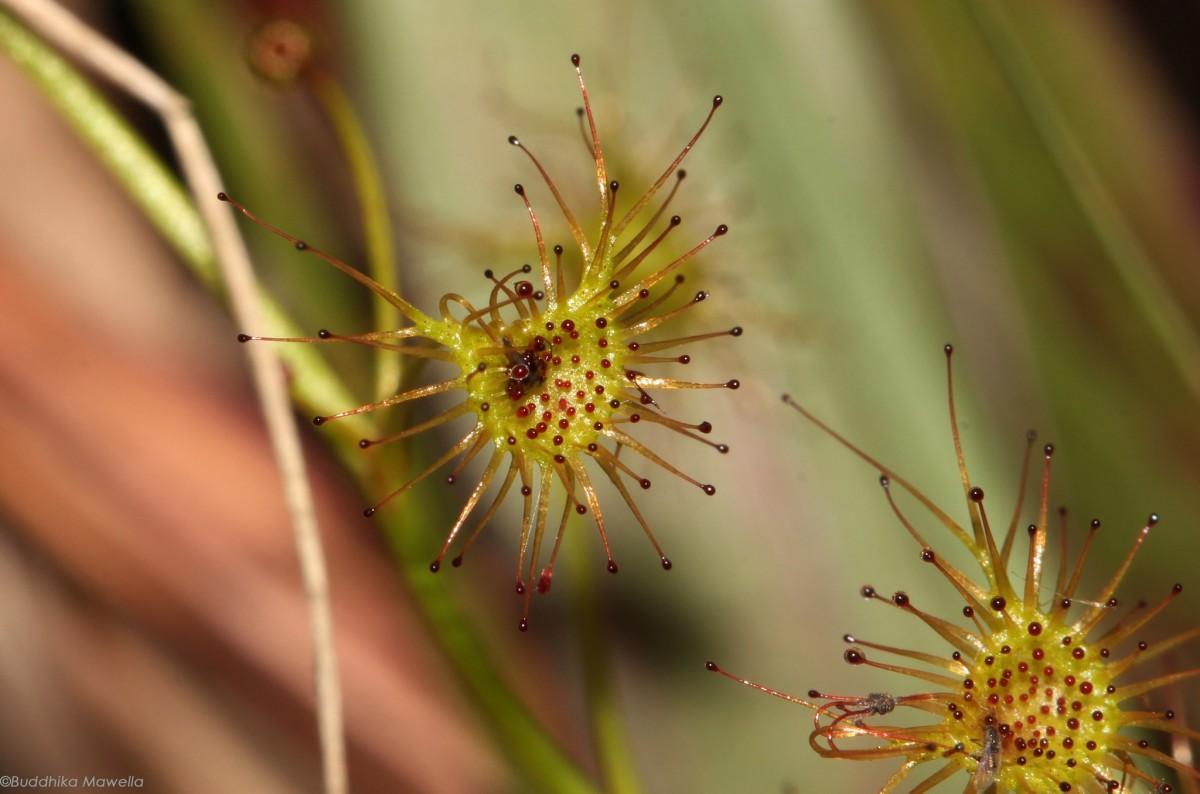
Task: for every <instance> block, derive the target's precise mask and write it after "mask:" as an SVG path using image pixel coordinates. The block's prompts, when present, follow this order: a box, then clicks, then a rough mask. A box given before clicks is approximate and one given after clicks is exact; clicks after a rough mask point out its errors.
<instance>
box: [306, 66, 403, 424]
mask: <svg viewBox="0 0 1200 794" xmlns="http://www.w3.org/2000/svg"><path fill="white" fill-rule="evenodd" d="M307 82H308V85H309V86H310V87H311V88H312V91H313V93H314V94H315V95H316V97H317V100H318V101H319V102H320V103H321V107H323V108H324V110H325V114H326V115H327V116H328V117H329V120H330V122H331V123H332V125H333V130H334V133H335V134H336V135H337V139H338V143H339V145H340V146H341V148H342V152H343V154H345V156H346V164H347V166H348V167H349V169H350V175H351V177H352V178H353V180H354V189H355V192H356V193H357V194H358V201H359V209H360V211H361V214H362V224H363V234H364V235H365V237H366V245H367V266H368V273H369V275H370V276H371V278H373V279H375V281H376V282H378V283H379V284H380V285H381V286H383V287H384V288H385V289H388V290H390V291H392V292H398V291H399V289H400V276H399V270H398V269H397V268H396V253H395V248H394V247H393V245H392V227H391V214H390V212H389V211H388V203H387V191H386V190H385V189H384V187H383V182H382V180H381V179H380V178H379V174H380V173H381V172H380V169H379V163H378V159H377V158H376V157H375V154H374V152H373V151H372V149H371V143H370V141H369V139H368V138H367V133H366V130H365V129H363V125H362V122H361V121H360V120H359V118H358V113H357V112H355V110H354V104H353V103H352V102H351V101H350V99H349V97H347V96H346V92H345V91H343V90H342V87H341V86H340V85H339V84H338V83H337V81H336V80H334V79H333V76H332V75H330V74H329V73H328V72H326V71H325V70H324V69H320V68H314V69H312V70H310V71H309V73H308V77H307ZM372 305H373V306H374V325H373V327H374V328H378V329H383V328H398V327H400V312H399V311H397V309H396V307H394V306H392V305H391V304H390V303H388V302H387V301H385V300H384V299H383V298H380V297H379V296H377V295H376V296H373V298H372ZM400 369H401V367H400V357H399V356H397V355H395V354H394V353H392V352H391V351H388V350H384V349H382V348H381V349H378V350H376V351H375V399H379V400H382V399H384V398H385V397H388V396H390V395H392V394H394V393H395V390H396V386H397V384H398V383H399V381H400Z"/></svg>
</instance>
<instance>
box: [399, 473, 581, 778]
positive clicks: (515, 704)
mask: <svg viewBox="0 0 1200 794" xmlns="http://www.w3.org/2000/svg"><path fill="white" fill-rule="evenodd" d="M378 479H379V481H380V482H381V483H386V482H388V481H389V480H388V478H386V477H385V476H383V474H382V472H380V474H379V477H378ZM381 487H385V486H381ZM389 512H390V513H391V515H389V516H388V517H387V518H383V520H385V521H386V536H387V539H388V542H389V545H390V547H391V550H392V553H393V555H394V556H395V557H396V559H397V560H398V561H399V568H400V570H401V572H402V574H403V576H404V579H405V581H406V582H407V584H408V587H409V591H410V592H411V593H412V594H413V597H414V599H415V600H416V602H417V604H418V606H419V607H420V609H421V612H422V614H423V616H424V618H425V620H426V622H427V623H428V625H429V628H430V633H431V634H432V635H433V637H434V638H435V639H436V641H437V642H438V643H439V644H440V645H441V647H442V651H443V652H444V653H445V655H446V657H447V658H448V659H449V660H450V662H451V664H452V666H453V668H454V670H455V672H456V673H457V674H458V675H459V678H460V679H461V680H462V682H463V684H464V685H465V687H466V689H467V691H468V692H469V693H470V695H471V696H472V697H473V699H474V701H475V703H476V706H477V707H478V709H479V712H480V713H481V714H482V715H483V717H484V718H485V720H486V721H487V724H488V727H489V728H490V729H491V731H492V733H493V735H494V736H495V737H496V740H497V746H498V747H499V748H500V749H501V750H502V751H503V752H504V753H505V754H507V756H508V759H509V762H510V764H511V765H512V767H513V769H514V770H515V771H516V772H517V774H518V775H519V776H520V777H521V778H523V781H522V782H523V783H524V784H526V785H527V786H528V787H529V788H528V790H531V791H547V792H551V791H552V792H558V793H560V794H595V793H596V791H597V788H596V786H595V784H594V783H593V782H592V781H591V780H590V779H589V778H588V777H587V776H586V775H585V774H584V773H583V771H582V770H581V769H580V768H579V766H578V765H577V764H576V763H575V762H574V761H572V760H571V759H570V758H568V757H567V756H566V754H565V753H564V752H563V750H562V748H561V747H560V746H559V745H558V743H557V742H556V741H555V740H554V738H553V737H551V736H549V735H548V734H547V733H546V732H545V730H544V729H543V728H542V727H541V726H540V725H539V724H538V723H537V722H536V721H535V720H534V718H533V715H532V714H530V713H529V711H528V709H526V708H525V705H524V704H523V703H522V702H521V701H520V700H519V699H518V698H517V697H516V695H515V694H514V693H513V691H512V689H511V688H509V686H508V684H507V683H506V682H505V681H504V680H503V679H502V678H501V677H500V675H499V673H498V672H497V670H496V668H495V667H494V666H493V665H492V664H491V662H490V661H489V660H490V659H491V654H490V653H489V652H488V648H487V647H485V646H484V645H483V643H482V642H481V641H480V638H479V636H478V634H477V632H476V631H475V630H474V628H473V627H472V626H471V625H470V624H469V623H468V622H467V621H466V620H465V618H464V615H463V613H462V611H461V610H460V609H459V608H458V606H457V605H456V604H455V603H454V600H453V598H452V596H451V594H450V593H449V591H448V587H449V584H448V580H447V576H448V574H447V573H445V572H444V573H440V574H433V573H431V572H430V570H429V559H430V558H429V549H428V539H427V535H426V534H425V533H423V532H421V531H419V530H420V529H421V528H423V524H424V522H423V521H421V520H420V516H419V515H415V514H414V512H413V509H412V503H411V502H402V503H400V504H397V505H395V506H394V507H393V508H392V510H391V511H389ZM381 518H382V517H379V516H377V517H376V520H380V519H381ZM513 631H514V632H515V631H516V629H515V627H514V628H513Z"/></svg>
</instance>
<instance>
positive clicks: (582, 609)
mask: <svg viewBox="0 0 1200 794" xmlns="http://www.w3.org/2000/svg"><path fill="white" fill-rule="evenodd" d="M575 540H576V541H577V542H575V543H568V544H567V548H566V549H564V554H565V555H566V557H567V560H568V564H569V565H570V568H571V585H572V588H573V592H574V596H575V601H574V611H575V626H576V631H577V633H578V637H579V655H580V662H581V665H582V667H583V687H584V691H585V693H586V697H587V709H588V719H589V721H590V722H591V730H592V746H593V747H594V749H595V753H596V759H597V761H598V763H599V766H600V777H601V779H602V780H603V781H604V790H605V791H608V792H612V794H638V792H640V791H641V785H640V784H639V782H638V775H637V768H636V767H635V766H634V763H633V755H632V753H631V752H630V747H629V743H628V742H627V741H626V738H625V737H626V734H625V726H624V725H623V724H622V721H621V715H620V709H619V708H618V706H617V702H616V693H615V691H614V689H613V677H612V657H611V655H610V654H609V651H608V643H607V634H608V632H607V628H606V626H605V625H604V616H603V614H602V611H601V608H600V599H599V598H598V596H597V590H598V582H597V581H596V580H597V576H596V570H595V568H594V565H595V560H594V559H593V556H592V555H591V554H590V553H589V552H590V551H591V549H589V548H587V546H586V544H584V543H582V541H583V538H576V539H575Z"/></svg>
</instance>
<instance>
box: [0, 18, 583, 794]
mask: <svg viewBox="0 0 1200 794" xmlns="http://www.w3.org/2000/svg"><path fill="white" fill-rule="evenodd" d="M0 50H2V51H4V52H5V53H7V54H8V56H9V57H10V58H11V59H12V60H13V61H14V62H15V63H16V64H17V65H18V66H19V67H20V68H21V69H22V70H24V71H25V72H26V74H27V75H28V76H29V77H30V78H31V79H32V80H33V82H34V83H35V84H37V85H38V86H39V88H40V89H41V91H42V93H43V95H44V96H45V97H46V98H47V99H48V100H49V101H50V102H51V103H52V104H53V105H54V107H55V108H56V109H57V110H58V111H59V112H60V113H61V114H62V116H63V117H64V119H65V120H66V121H67V122H68V124H70V125H71V127H72V128H73V129H74V130H75V131H76V133H77V134H78V135H79V136H80V137H81V138H82V139H83V141H84V142H85V144H86V145H87V146H88V147H89V148H91V149H92V150H93V151H94V152H95V153H96V156H97V157H98V158H99V159H100V161H101V162H102V163H104V164H105V165H106V166H107V167H108V168H109V169H110V171H111V173H112V174H113V176H114V177H115V179H116V180H117V182H118V184H120V186H121V187H122V189H123V190H125V192H126V193H127V194H128V195H129V196H130V197H131V198H132V200H133V201H134V202H135V203H136V204H137V205H138V206H139V207H140V208H141V209H142V210H143V212H145V214H146V217H147V219H148V220H149V221H150V222H151V223H152V224H153V225H154V226H155V227H156V228H157V229H158V230H159V232H160V233H161V234H162V235H163V236H164V238H165V239H166V240H167V242H168V243H169V244H170V245H171V246H172V247H173V248H174V249H175V250H176V251H177V252H178V254H179V255H180V257H181V258H182V260H183V261H184V262H185V263H186V264H187V265H188V267H189V268H190V269H191V270H192V271H193V273H194V274H195V275H196V277H197V279H199V280H200V281H201V282H202V283H203V284H204V285H205V286H206V287H208V288H209V289H211V290H212V291H214V292H215V293H216V294H217V295H218V296H219V297H221V298H222V299H223V300H224V299H226V297H227V296H226V295H225V292H224V285H223V283H222V281H221V278H220V276H219V272H218V270H217V267H216V260H215V256H214V253H213V246H212V242H211V238H210V237H209V236H208V232H207V231H206V229H205V226H204V224H203V222H202V221H201V219H200V216H199V213H198V212H197V210H196V206H195V204H194V202H193V201H192V199H191V197H190V196H189V194H188V193H187V191H186V190H184V189H183V187H182V186H181V185H180V183H179V181H178V180H177V179H176V178H175V177H174V175H172V174H171V172H170V171H169V170H168V169H167V168H166V167H165V166H164V165H163V164H162V162H161V161H160V160H159V159H158V158H157V157H156V156H155V155H154V153H153V152H152V151H151V150H150V149H149V147H147V146H146V145H145V144H144V142H143V141H142V140H141V139H140V138H139V137H138V136H137V134H136V133H135V132H134V131H133V130H132V128H130V127H129V125H127V124H126V123H125V122H124V120H123V118H122V117H121V115H120V114H119V113H117V112H116V111H115V109H114V108H113V107H112V105H111V104H110V103H108V102H107V101H106V100H105V99H104V98H103V97H102V96H101V95H100V93H99V92H97V91H96V90H95V89H94V88H93V87H92V86H91V84H90V83H89V82H88V80H86V79H85V78H84V77H83V76H82V75H81V74H80V73H79V71H78V70H77V69H76V68H75V67H73V66H72V65H71V64H69V63H68V62H67V61H66V60H65V59H63V58H62V57H60V56H59V55H58V54H57V52H55V51H54V49H52V48H51V47H49V46H48V45H47V44H46V43H45V42H43V41H42V40H41V39H40V38H39V37H38V36H36V35H34V34H33V33H31V32H30V31H28V30H27V29H26V28H24V27H23V26H22V25H20V24H18V23H17V22H16V21H15V20H13V18H12V17H11V16H10V15H9V14H8V13H7V12H4V11H0ZM212 200H213V201H214V202H215V201H216V200H217V199H216V197H215V196H213V198H212ZM297 255H303V254H297ZM260 301H261V311H262V314H263V317H264V322H265V324H266V325H267V328H266V329H247V330H252V331H256V332H257V331H260V330H261V331H262V332H265V333H270V334H272V335H279V336H301V335H302V334H301V333H299V332H298V331H297V330H296V329H297V326H296V323H295V322H294V321H292V320H291V318H290V317H288V315H287V313H286V312H285V311H283V309H281V308H280V307H279V306H278V304H276V303H275V302H274V301H273V300H272V299H271V298H270V296H268V295H265V294H260ZM230 341H231V342H232V339H231V340H230ZM316 347H317V346H315V345H299V344H296V345H278V346H276V352H277V354H278V356H279V358H280V359H282V360H283V361H284V362H285V363H286V364H287V365H288V367H289V369H290V370H291V371H292V375H293V377H292V379H291V383H290V388H291V396H292V399H293V401H294V402H295V403H296V404H297V405H298V406H300V407H301V409H302V410H304V411H307V412H310V413H329V412H330V411H331V409H340V408H344V407H345V406H346V405H353V404H354V402H355V400H354V398H353V397H352V396H351V391H350V390H349V389H348V388H347V387H346V385H345V384H344V383H342V381H341V380H340V379H339V378H338V376H337V375H336V374H335V373H334V372H333V370H332V369H331V368H330V367H329V365H328V363H327V362H326V361H325V360H324V358H323V357H322V356H321V355H319V353H318V352H317V349H316ZM369 433H370V424H369V422H368V420H367V419H366V418H365V417H362V416H352V417H346V418H344V419H340V420H338V421H337V422H331V423H329V425H328V426H326V427H325V428H322V433H321V435H322V437H324V438H326V440H329V441H330V442H331V443H332V445H333V448H334V449H335V451H336V452H337V454H338V455H339V457H340V459H341V461H342V462H343V464H344V465H345V466H346V468H347V469H348V470H349V471H350V472H351V473H352V474H353V475H354V476H355V477H356V479H357V480H358V481H359V483H360V484H361V485H362V486H363V489H364V491H374V492H379V491H378V489H377V488H376V487H375V485H376V483H374V482H372V477H373V470H372V467H371V466H370V464H369V458H368V457H367V456H364V455H362V454H361V451H360V450H359V449H358V447H357V444H356V442H357V440H358V439H359V438H361V437H363V436H365V435H368V434H369ZM404 523H405V524H407V525H406V526H399V522H397V523H396V524H395V525H393V526H391V527H390V529H391V531H389V533H388V537H389V538H390V539H391V540H392V544H393V548H394V549H395V551H396V554H397V557H398V558H399V559H401V560H402V565H401V566H400V567H401V571H402V573H403V575H404V577H405V579H406V580H407V581H408V583H409V585H410V589H411V591H412V592H413V593H414V595H415V597H416V602H417V604H418V606H419V608H420V609H421V611H422V612H423V614H424V616H425V618H426V620H427V621H428V622H429V625H430V626H431V627H432V628H431V631H432V633H433V634H434V636H435V637H436V638H437V640H438V641H439V643H440V644H441V646H442V648H443V650H444V651H445V653H446V656H447V658H448V660H449V661H450V663H451V664H452V666H453V667H454V669H455V670H456V672H457V673H458V675H459V676H460V678H461V679H462V680H463V682H464V683H465V684H466V686H467V688H468V689H469V691H470V692H471V693H473V694H474V696H475V700H476V703H477V705H478V707H479V709H480V711H481V712H482V714H483V715H484V717H485V718H486V720H487V722H488V724H489V725H490V726H491V727H492V729H493V731H494V733H495V734H496V736H497V738H498V740H499V741H500V743H501V746H502V747H503V748H504V749H505V751H507V752H508V753H509V756H510V759H511V760H512V763H513V766H514V768H515V769H516V770H517V772H518V774H519V775H521V776H523V777H524V778H525V779H526V780H527V781H528V782H529V783H531V784H533V785H534V786H535V787H536V789H537V790H539V791H561V792H578V793H579V794H592V793H593V792H595V790H596V789H595V786H594V784H593V783H592V782H591V781H590V780H588V778H587V777H586V776H585V775H584V774H583V773H582V771H580V769H579V767H578V765H576V764H575V763H574V762H573V761H572V760H571V759H569V758H568V757H567V756H566V755H565V754H564V753H563V751H562V749H561V747H559V746H558V744H557V742H555V741H554V740H553V738H552V737H550V736H548V735H547V733H546V732H545V730H544V729H543V728H542V727H541V726H540V725H538V724H537V723H536V721H534V719H533V718H532V716H531V715H530V714H529V713H528V711H527V710H526V709H525V708H524V706H523V705H522V704H521V702H520V701H519V700H518V699H517V697H516V696H515V694H514V693H513V692H512V690H511V689H510V688H509V687H508V685H507V684H506V683H505V682H504V680H503V679H502V678H501V677H500V675H499V674H498V672H497V671H496V669H495V668H494V667H493V666H492V665H491V664H490V662H489V661H488V660H489V658H490V655H489V654H488V652H487V649H486V648H485V647H484V645H483V643H482V642H481V641H480V639H479V637H478V635H477V633H476V632H475V631H474V629H473V628H472V627H471V626H470V624H469V623H468V621H467V620H466V618H465V616H464V615H463V613H462V611H461V610H460V609H459V608H458V607H457V605H456V604H455V603H454V602H453V600H452V598H451V597H450V594H449V593H448V592H447V590H446V586H445V585H444V584H443V579H442V578H441V577H435V576H433V575H431V574H430V573H429V569H428V567H427V562H425V561H424V557H423V556H422V555H423V554H424V550H423V549H421V550H418V549H417V548H416V547H417V546H419V545H420V539H421V538H422V537H424V536H423V534H422V533H420V532H414V531H412V528H413V526H414V525H419V524H420V523H421V522H419V521H415V520H414V521H409V522H404ZM417 560H422V562H421V563H420V564H418V563H417Z"/></svg>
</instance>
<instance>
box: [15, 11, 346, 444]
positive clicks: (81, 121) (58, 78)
mask: <svg viewBox="0 0 1200 794" xmlns="http://www.w3.org/2000/svg"><path fill="white" fill-rule="evenodd" d="M0 50H3V51H4V52H5V53H6V54H7V55H8V56H9V58H11V59H12V61H13V62H14V63H15V64H16V65H17V66H18V67H20V68H21V69H22V71H24V72H25V74H26V75H28V77H29V78H30V79H31V80H32V81H33V82H34V83H35V84H36V85H37V86H38V87H39V88H40V89H41V92H42V95H43V96H44V97H45V98H46V99H47V100H48V101H49V102H50V103H51V104H52V105H53V106H54V107H55V109H57V110H58V112H59V113H61V114H62V117H63V118H64V119H65V120H66V122H67V123H68V124H69V125H70V126H71V128H72V129H73V130H74V131H75V133H76V134H77V135H79V137H80V139H81V140H82V141H83V142H84V144H85V145H86V146H87V147H88V148H89V149H91V150H92V151H93V152H94V153H95V154H96V157H97V158H98V159H99V160H100V162H101V163H103V164H104V165H105V166H106V167H107V168H108V169H109V171H110V173H112V175H113V177H114V178H115V179H116V180H117V182H118V183H119V184H120V185H121V187H122V189H123V190H124V191H125V193H126V194H127V195H128V196H129V197H130V199H131V200H132V201H133V202H134V203H135V204H136V205H137V206H138V207H139V208H140V209H141V210H142V211H143V212H144V213H145V216H146V219H147V220H148V221H150V223H151V224H152V225H153V226H154V227H155V228H156V229H158V232H159V233H160V234H161V235H162V236H163V239H165V240H166V242H167V243H168V244H169V245H170V246H171V247H172V248H173V249H174V250H175V252H176V253H177V254H178V255H179V256H180V258H181V259H182V260H183V262H184V263H185V264H186V265H187V266H188V267H189V268H190V269H191V271H192V274H193V275H194V276H195V277H196V278H197V279H198V280H199V281H200V283H202V284H203V285H204V286H205V287H207V288H208V289H209V290H211V291H212V292H213V293H214V294H216V295H217V296H218V297H220V298H221V299H222V300H225V299H226V294H225V287H224V284H223V283H222V281H221V276H220V272H219V271H218V269H217V264H216V257H215V255H214V253H213V246H212V242H211V240H210V238H209V236H208V232H207V231H206V230H205V228H204V223H203V221H202V220H201V218H200V214H199V213H198V212H197V211H196V205H195V204H194V203H193V201H192V198H191V196H190V195H188V192H187V191H186V190H185V189H184V188H183V186H182V185H181V184H180V183H179V180H178V179H176V177H175V175H174V174H172V173H171V172H170V171H169V170H168V169H167V168H166V166H165V165H163V163H162V161H161V160H159V158H158V157H157V155H155V154H154V152H153V151H151V150H150V148H149V147H148V146H146V145H145V143H144V142H143V141H142V139H141V138H139V137H138V135H137V133H135V132H134V131H133V129H132V128H131V127H130V126H129V125H128V124H126V123H125V120H124V119H123V118H122V117H121V115H120V114H119V113H117V111H116V110H115V109H114V108H113V106H112V105H111V104H110V103H109V102H108V101H107V100H106V99H105V98H104V97H103V96H102V95H101V94H100V92H98V91H96V89H95V88H93V87H92V85H91V83H90V82H89V81H88V80H87V79H86V78H84V77H83V75H81V74H80V73H79V71H78V70H77V69H75V67H73V66H72V65H71V64H70V63H68V62H67V61H66V60H65V59H63V58H62V57H61V56H59V55H58V53H57V52H55V51H54V50H53V49H52V48H51V47H49V46H47V45H46V44H45V42H43V41H42V40H41V39H40V38H39V37H38V36H36V35H34V34H33V33H31V32H30V31H29V30H27V29H26V28H25V27H24V26H22V25H21V24H19V23H17V22H16V21H15V20H14V19H13V18H12V17H11V16H9V14H8V13H7V12H4V11H0ZM213 201H216V197H215V196H213ZM259 300H260V305H261V310H262V314H263V317H264V320H265V322H266V324H267V328H265V329H246V330H248V331H256V332H261V333H270V334H272V335H278V336H302V334H301V333H300V331H299V330H298V328H297V326H296V323H294V322H293V321H292V320H291V319H290V318H289V317H288V316H287V314H286V312H284V311H283V310H282V309H281V308H280V306H279V304H278V303H276V302H275V301H274V300H273V299H272V298H271V296H269V295H267V294H265V293H260V296H259ZM276 353H277V355H278V357H279V358H280V359H282V360H283V361H284V362H285V363H286V364H287V365H288V367H289V368H291V369H292V370H293V371H296V372H304V377H303V378H295V379H294V380H293V381H292V384H291V389H292V399H293V400H294V401H295V402H296V404H297V405H299V406H300V407H301V408H302V409H303V410H305V411H308V412H317V413H320V412H328V409H329V407H330V406H344V405H348V404H350V403H351V402H353V400H354V398H353V397H352V396H351V395H350V392H349V391H348V390H347V389H346V388H345V387H344V386H343V385H342V383H341V382H340V380H339V379H338V378H337V376H336V375H335V374H334V372H333V370H332V369H331V368H330V367H329V365H328V364H327V363H326V361H325V359H324V358H322V357H321V356H320V355H319V354H318V352H317V351H316V350H315V349H314V348H313V347H312V346H310V345H281V346H279V347H278V348H277V350H276ZM350 418H351V419H357V417H350ZM352 425H353V426H352ZM366 428H367V424H366V422H365V421H363V422H352V423H349V424H346V425H343V426H342V427H340V428H338V431H340V432H342V433H345V434H346V436H347V437H348V438H351V439H353V440H357V439H358V438H359V437H360V436H361V435H362V434H363V432H364V430H366ZM356 468H357V467H356Z"/></svg>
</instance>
